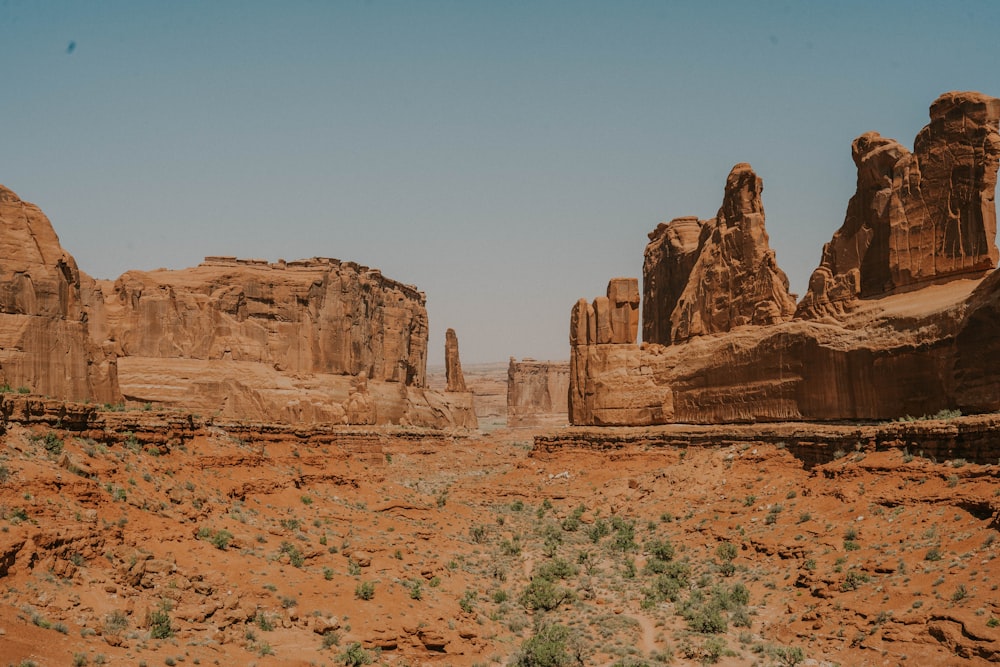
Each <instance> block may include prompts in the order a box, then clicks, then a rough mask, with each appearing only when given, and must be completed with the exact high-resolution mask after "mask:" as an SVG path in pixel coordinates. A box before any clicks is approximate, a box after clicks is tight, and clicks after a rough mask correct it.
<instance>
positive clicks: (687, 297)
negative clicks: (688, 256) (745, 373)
mask: <svg viewBox="0 0 1000 667" xmlns="http://www.w3.org/2000/svg"><path fill="white" fill-rule="evenodd" d="M763 188H764V186H763V181H762V180H761V179H760V177H759V176H757V174H756V173H755V172H754V171H753V169H751V167H750V165H748V164H746V163H741V164H737V165H736V166H734V167H733V169H732V171H730V172H729V177H728V178H727V179H726V191H725V195H724V197H723V201H722V208H720V209H719V213H718V215H716V217H715V218H713V219H712V220H707V221H705V222H704V223H701V224H700V226H701V230H700V234H699V237H698V250H697V251H696V259H695V261H694V264H693V266H692V267H691V270H690V274H689V275H688V278H687V281H686V282H685V284H684V289H683V291H682V292H681V293H680V295H679V296H678V297H677V299H676V306H675V307H674V308H673V310H672V311H671V312H670V314H669V318H670V327H669V333H670V336H671V340H670V342H673V343H678V342H683V341H686V340H690V339H691V338H692V337H694V336H702V335H705V334H712V333H720V332H725V331H729V330H731V329H734V328H736V327H740V326H744V325H747V324H761V325H762V324H776V323H777V322H783V321H785V320H789V319H791V317H792V315H793V314H794V313H795V300H794V299H793V298H792V296H791V295H790V294H789V292H788V277H787V276H786V275H785V273H784V271H782V270H781V269H780V268H779V267H778V264H777V261H776V260H775V257H774V251H773V250H771V248H770V245H769V242H768V237H767V231H765V229H764V205H763V204H762V203H761V199H760V195H761V192H762V191H763ZM668 227H669V226H668ZM654 234H655V232H654ZM653 243H654V241H651V242H650V244H651V245H652V244H653ZM654 252H655V251H654ZM650 253H651V251H650V249H649V248H648V247H647V264H649V265H650V266H651V268H652V269H653V270H654V272H660V273H664V272H665V270H664V269H665V268H668V267H669V262H670V260H671V257H670V255H667V256H666V257H664V258H663V260H662V261H661V262H655V261H651V258H650V257H649V255H650ZM678 255H679V256H678V260H683V257H684V256H683V253H678ZM664 263H668V264H667V267H662V268H661V266H660V265H661V264H664ZM678 264H681V266H678V268H679V269H680V271H681V272H683V268H684V267H683V265H682V264H683V261H679V262H678ZM645 280H646V277H645V275H644V276H643V281H645ZM653 282H656V281H655V278H654V281H653ZM659 282H660V283H663V282H666V284H667V285H669V284H670V283H671V282H672V280H671V277H670V276H668V277H667V280H666V281H663V280H662V277H661V280H660V281H659ZM665 291H666V290H664V292H665ZM672 299H673V297H672V295H665V298H664V302H665V303H669V302H670V301H672ZM658 328H659V327H658Z"/></svg>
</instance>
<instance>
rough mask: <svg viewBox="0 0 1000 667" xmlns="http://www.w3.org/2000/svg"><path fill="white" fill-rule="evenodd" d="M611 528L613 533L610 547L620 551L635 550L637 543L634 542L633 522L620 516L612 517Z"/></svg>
mask: <svg viewBox="0 0 1000 667" xmlns="http://www.w3.org/2000/svg"><path fill="white" fill-rule="evenodd" d="M611 528H612V530H613V531H614V534H613V536H612V538H611V548H612V549H614V550H616V551H621V552H622V553H624V552H626V551H637V550H638V549H639V545H638V544H636V543H635V522H634V521H625V520H624V519H622V518H621V517H617V516H616V517H612V519H611Z"/></svg>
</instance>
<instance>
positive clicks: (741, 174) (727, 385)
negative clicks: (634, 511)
mask: <svg viewBox="0 0 1000 667" xmlns="http://www.w3.org/2000/svg"><path fill="white" fill-rule="evenodd" d="M930 119H931V120H930V123H929V124H928V125H927V126H926V127H924V128H923V129H922V130H921V131H920V132H919V133H918V135H917V137H916V140H915V141H914V149H913V152H912V153H911V152H910V151H908V150H907V149H906V148H904V147H903V146H901V145H900V144H899V143H897V142H895V141H893V140H891V139H886V138H883V137H881V136H879V135H878V134H877V133H874V132H869V133H866V134H864V135H862V136H860V137H858V138H857V139H856V140H855V141H854V143H853V147H852V153H853V156H854V161H855V164H856V165H857V169H858V178H857V191H856V193H855V194H854V196H853V197H852V198H851V200H850V203H849V204H848V208H847V215H846V218H845V221H844V224H843V226H842V227H841V228H840V229H839V230H838V231H837V232H836V233H835V234H834V236H833V239H832V240H831V241H830V243H828V244H826V246H825V247H824V248H823V253H822V258H821V260H820V265H819V267H818V268H817V269H816V271H815V272H814V273H813V275H812V277H811V279H810V282H809V291H808V293H807V294H806V295H805V296H804V297H803V299H802V300H801V302H799V303H798V305H797V306H796V304H795V301H794V297H793V295H791V294H789V292H788V280H787V278H786V277H785V274H784V272H782V271H781V269H780V268H779V267H778V266H777V263H776V261H775V255H774V252H773V251H772V250H771V249H770V247H769V241H768V236H767V233H766V231H765V229H764V210H763V206H762V205H761V199H760V194H761V190H762V184H761V180H760V178H759V177H758V176H757V175H756V174H755V173H754V172H753V170H752V169H751V168H750V166H749V165H747V164H738V165H736V166H735V167H733V170H732V172H731V173H730V175H729V178H728V179H727V181H726V185H725V191H724V195H723V203H722V207H721V208H720V209H719V212H718V214H717V215H716V217H715V218H712V219H710V220H705V221H699V220H698V219H697V218H693V217H682V218H676V219H674V220H672V221H671V222H669V223H666V224H661V225H659V226H658V227H657V228H656V230H654V231H653V232H652V233H651V234H650V235H649V244H648V245H647V246H646V251H645V261H644V264H643V299H644V302H643V305H642V312H643V343H642V345H637V344H636V342H635V341H636V339H635V333H634V331H632V328H629V327H624V326H623V325H621V324H620V323H622V322H625V321H629V322H633V321H634V318H635V317H637V313H638V298H637V296H631V297H630V298H627V299H623V298H619V297H618V296H615V298H614V299H612V294H614V295H623V294H626V293H627V294H630V295H634V294H636V293H637V290H638V281H637V280H636V279H634V278H633V279H625V278H615V279H613V280H611V282H610V283H609V287H608V296H607V297H598V298H597V299H595V300H594V301H593V303H589V302H587V301H586V300H583V299H581V300H580V301H579V302H577V304H576V305H575V306H574V307H573V310H572V313H571V316H570V348H571V362H570V368H571V372H570V405H569V410H570V421H571V422H572V423H573V424H579V425H620V426H644V425H655V424H668V423H675V422H684V423H697V424H714V423H728V422H755V421H757V422H760V421H789V420H880V419H893V418H900V417H904V416H907V415H911V416H921V415H929V414H935V413H938V412H940V411H942V410H960V411H962V412H964V413H979V412H989V411H995V410H998V409H1000V361H997V359H998V358H1000V354H998V352H1000V350H998V349H997V342H996V341H997V340H1000V336H998V334H1000V274H998V273H996V272H994V271H993V269H994V268H995V266H996V263H997V257H998V254H997V248H996V209H995V204H994V196H995V189H996V181H997V167H998V163H1000V132H998V120H1000V100H997V99H995V98H992V97H988V96H986V95H982V94H980V93H974V92H951V93H946V94H944V95H942V96H941V97H939V98H938V99H937V100H935V101H934V103H933V104H932V105H931V107H930ZM616 323H618V324H616ZM616 327H617V328H616Z"/></svg>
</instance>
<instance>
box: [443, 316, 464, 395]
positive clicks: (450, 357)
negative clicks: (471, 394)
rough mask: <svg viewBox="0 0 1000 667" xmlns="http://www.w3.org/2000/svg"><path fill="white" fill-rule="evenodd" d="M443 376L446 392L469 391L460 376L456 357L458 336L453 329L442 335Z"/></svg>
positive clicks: (460, 367) (458, 360)
mask: <svg viewBox="0 0 1000 667" xmlns="http://www.w3.org/2000/svg"><path fill="white" fill-rule="evenodd" d="M444 374H445V379H446V381H447V383H448V388H447V391H462V392H466V391H469V390H468V389H467V388H466V387H465V376H464V375H462V361H461V359H459V356H458V335H457V334H456V333H455V330H454V329H448V331H446V332H445V334H444Z"/></svg>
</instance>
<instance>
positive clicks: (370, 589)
mask: <svg viewBox="0 0 1000 667" xmlns="http://www.w3.org/2000/svg"><path fill="white" fill-rule="evenodd" d="M354 595H355V597H357V598H358V599H359V600H371V599H372V598H373V597H375V582H374V581H359V582H358V585H357V586H355V587H354Z"/></svg>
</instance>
